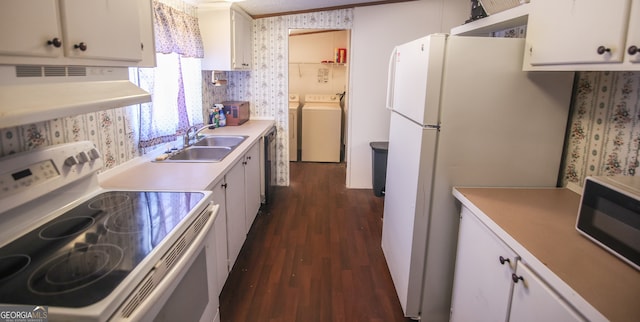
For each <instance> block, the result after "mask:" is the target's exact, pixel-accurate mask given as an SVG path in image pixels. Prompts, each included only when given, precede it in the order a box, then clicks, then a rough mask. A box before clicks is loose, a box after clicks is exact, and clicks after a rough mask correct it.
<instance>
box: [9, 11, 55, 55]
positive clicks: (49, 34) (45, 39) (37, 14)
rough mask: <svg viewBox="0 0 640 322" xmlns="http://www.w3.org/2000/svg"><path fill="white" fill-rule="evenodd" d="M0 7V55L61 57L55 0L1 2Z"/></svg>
mask: <svg viewBox="0 0 640 322" xmlns="http://www.w3.org/2000/svg"><path fill="white" fill-rule="evenodd" d="M0 6H1V7H0V55H15V56H31V57H58V56H61V55H62V30H61V28H60V24H59V22H58V21H59V15H58V7H57V2H56V1H55V0H3V2H2V4H0ZM35 8H38V10H35Z"/></svg>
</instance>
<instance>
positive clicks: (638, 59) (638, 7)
mask: <svg viewBox="0 0 640 322" xmlns="http://www.w3.org/2000/svg"><path fill="white" fill-rule="evenodd" d="M626 51H627V52H626V53H625V57H627V61H629V62H631V63H640V1H632V3H631V12H630V14H629V31H628V33H627V47H626Z"/></svg>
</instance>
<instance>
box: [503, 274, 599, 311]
mask: <svg viewBox="0 0 640 322" xmlns="http://www.w3.org/2000/svg"><path fill="white" fill-rule="evenodd" d="M513 281H514V282H515V284H514V288H513V297H512V300H511V312H510V314H509V321H518V322H537V321H563V322H570V321H586V320H585V319H584V318H583V317H582V316H580V315H579V314H578V313H577V312H576V311H575V310H574V309H573V308H571V307H570V306H569V305H568V304H567V303H566V302H565V301H564V300H563V299H562V298H560V297H559V296H558V294H557V293H556V292H555V291H554V290H553V289H552V288H551V287H549V285H547V283H545V282H544V281H543V280H542V279H540V278H539V277H538V276H537V275H536V274H535V273H534V272H532V271H531V270H530V269H529V268H528V267H527V265H525V264H524V263H522V262H518V268H517V269H516V273H515V274H514V275H513Z"/></svg>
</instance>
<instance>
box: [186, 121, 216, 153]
mask: <svg viewBox="0 0 640 322" xmlns="http://www.w3.org/2000/svg"><path fill="white" fill-rule="evenodd" d="M209 128H210V129H214V127H213V126H211V125H205V126H203V127H201V128H198V127H197V126H195V125H193V126H191V127H189V128H188V129H187V130H186V131H185V132H184V136H183V137H182V139H183V145H184V147H185V148H186V147H188V146H190V145H191V140H192V139H197V138H198V134H200V132H202V131H204V130H206V129H209ZM192 130H193V131H195V132H194V133H193V136H189V132H191V131H192Z"/></svg>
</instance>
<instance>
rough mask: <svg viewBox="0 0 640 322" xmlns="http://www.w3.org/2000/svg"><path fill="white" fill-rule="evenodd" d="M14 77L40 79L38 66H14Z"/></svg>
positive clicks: (40, 74) (40, 68)
mask: <svg viewBox="0 0 640 322" xmlns="http://www.w3.org/2000/svg"><path fill="white" fill-rule="evenodd" d="M16 77H42V67H40V66H27V65H22V66H16Z"/></svg>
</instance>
